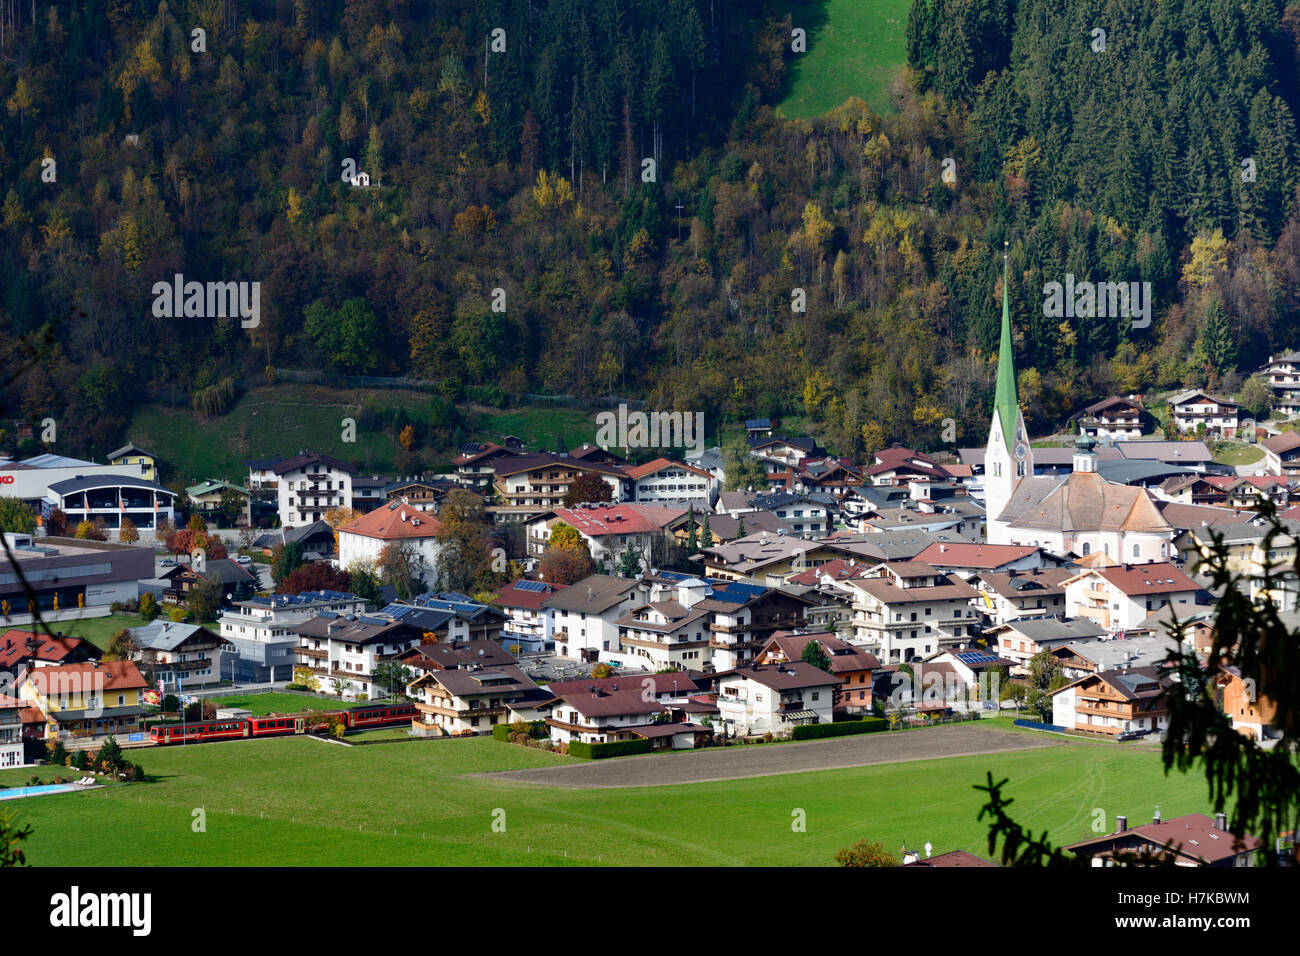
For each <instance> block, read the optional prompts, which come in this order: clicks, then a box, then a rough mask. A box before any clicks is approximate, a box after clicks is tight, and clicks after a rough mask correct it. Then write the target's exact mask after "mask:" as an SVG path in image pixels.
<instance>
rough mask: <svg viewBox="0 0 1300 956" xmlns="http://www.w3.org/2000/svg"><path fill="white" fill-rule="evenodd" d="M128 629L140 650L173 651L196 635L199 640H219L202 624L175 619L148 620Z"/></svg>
mask: <svg viewBox="0 0 1300 956" xmlns="http://www.w3.org/2000/svg"><path fill="white" fill-rule="evenodd" d="M128 630H129V632H130V634H131V640H132V641H134V642H135V646H136V647H137V648H139V649H140V650H142V651H145V650H151V651H174V650H175V649H176V648H178V647H180V646H181V645H182V644H184V643H186V642H187V641H189V640H190V639H191V638H196V637H197V638H198V640H200V641H209V640H218V641H219V640H220V638H218V637H217V635H215V634H213V633H212V632H211V631H209V630H208V629H207V628H206V627H203V626H202V625H199V624H178V623H176V622H175V621H165V620H163V619H162V618H158V619H156V620H153V621H150V622H149V623H148V624H145V625H144V626H143V627H132V628H129V629H128Z"/></svg>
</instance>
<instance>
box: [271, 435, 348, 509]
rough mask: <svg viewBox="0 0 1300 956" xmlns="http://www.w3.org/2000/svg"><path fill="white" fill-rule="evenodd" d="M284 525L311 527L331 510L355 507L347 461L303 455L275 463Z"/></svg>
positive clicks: (318, 455) (318, 454)
mask: <svg viewBox="0 0 1300 956" xmlns="http://www.w3.org/2000/svg"><path fill="white" fill-rule="evenodd" d="M271 470H272V471H274V472H275V477H276V491H277V498H278V505H279V515H280V524H281V526H283V527H286V528H292V527H296V526H298V525H304V524H311V523H312V522H313V521H319V520H321V519H322V518H323V517H325V512H327V511H329V510H330V509H331V508H351V507H352V476H353V475H354V474H355V473H356V469H355V468H353V467H352V466H351V465H349V464H348V463H347V462H345V461H340V460H339V459H337V458H332V457H330V456H329V455H322V454H320V453H319V452H313V451H307V452H303V451H300V452H299V453H298V454H297V455H294V456H293V457H292V458H285V459H283V460H281V461H278V462H276V463H275V465H274V466H273V467H272V469H271Z"/></svg>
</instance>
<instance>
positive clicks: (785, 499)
mask: <svg viewBox="0 0 1300 956" xmlns="http://www.w3.org/2000/svg"><path fill="white" fill-rule="evenodd" d="M749 504H750V506H751V507H752V508H755V509H757V510H758V511H760V512H764V511H765V512H768V513H770V514H773V515H775V516H776V517H777V518H778V519H780V521H781V522H782V523H783V524H785V525H786V526H788V527H789V528H791V529H792V530H793V531H794V533H795V534H799V535H822V534H826V533H827V532H829V531H831V530H833V529H832V516H831V511H832V507H833V506H831V505H828V504H827V503H826V502H824V501H819V500H817V499H815V498H813V497H811V496H809V495H805V494H790V493H789V492H784V491H777V492H773V493H771V494H766V495H755V496H754V497H752V498H750V499H749ZM753 530H758V529H757V528H754V529H751V531H753Z"/></svg>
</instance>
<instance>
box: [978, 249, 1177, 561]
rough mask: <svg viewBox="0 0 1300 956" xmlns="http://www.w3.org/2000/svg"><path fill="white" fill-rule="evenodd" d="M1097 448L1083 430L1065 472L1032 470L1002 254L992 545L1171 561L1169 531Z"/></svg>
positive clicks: (990, 495) (987, 454) (987, 480)
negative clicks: (1105, 465) (1105, 464)
mask: <svg viewBox="0 0 1300 956" xmlns="http://www.w3.org/2000/svg"><path fill="white" fill-rule="evenodd" d="M1094 447H1095V442H1094V441H1093V440H1092V439H1091V438H1089V437H1088V436H1086V435H1081V436H1079V440H1078V441H1077V442H1076V443H1075V453H1074V460H1073V471H1072V472H1071V473H1070V474H1069V475H1068V476H1065V477H1059V476H1057V477H1048V476H1042V475H1035V474H1034V450H1033V448H1031V447H1030V445H1029V437H1028V435H1026V433H1025V417H1024V414H1023V413H1022V411H1021V408H1020V396H1019V394H1018V392H1017V390H1016V365H1015V357H1014V355H1013V352H1012V346H1011V310H1010V305H1009V297H1008V291H1007V255H1006V253H1005V252H1004V253H1003V257H1002V341H1001V344H1000V346H999V351H998V380H997V390H996V392H995V393H994V399H993V420H992V422H991V424H990V426H989V440H988V445H987V446H986V447H985V449H984V505H985V509H986V512H987V515H988V540H989V542H990V543H991V544H1019V545H1033V546H1035V547H1041V548H1045V549H1046V550H1048V551H1051V552H1053V553H1055V554H1060V555H1067V554H1073V555H1075V556H1076V557H1084V556H1087V555H1094V554H1100V555H1104V556H1106V557H1109V558H1110V559H1111V560H1112V561H1115V562H1116V563H1123V564H1142V563H1145V562H1148V561H1165V560H1168V558H1169V553H1170V551H1169V549H1170V542H1171V541H1172V540H1173V536H1174V529H1173V528H1172V527H1171V526H1170V525H1169V524H1168V523H1167V522H1166V521H1165V520H1164V518H1163V517H1162V516H1161V514H1160V511H1159V510H1158V509H1157V508H1156V506H1155V503H1154V502H1153V501H1152V499H1151V496H1150V495H1149V494H1148V493H1147V492H1146V491H1145V490H1144V489H1142V488H1137V487H1131V486H1129V485H1120V484H1115V483H1114V482H1110V481H1106V480H1105V479H1104V478H1102V477H1101V475H1099V474H1098V473H1097V455H1096V453H1095V452H1094V451H1093V448H1094Z"/></svg>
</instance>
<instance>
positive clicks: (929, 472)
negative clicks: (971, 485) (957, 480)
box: [864, 445, 957, 485]
mask: <svg viewBox="0 0 1300 956" xmlns="http://www.w3.org/2000/svg"><path fill="white" fill-rule="evenodd" d="M954 477H957V476H954V475H953V473H952V472H950V471H949V470H948V469H947V468H946V467H945V466H943V465H941V464H939V463H938V462H937V461H935V460H934V459H933V458H931V457H930V456H929V455H924V454H922V453H921V452H918V451H914V450H913V449H911V448H903V447H901V446H899V445H894V446H892V447H890V448H883V449H881V450H880V451H878V452H876V454H875V458H874V460H873V462H872V464H871V465H870V467H868V468H867V470H866V472H865V475H864V478H865V479H866V480H868V481H870V482H871V484H873V485H905V484H907V483H908V482H910V481H913V480H916V479H923V478H930V479H933V480H935V481H948V480H950V479H952V478H954Z"/></svg>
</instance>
